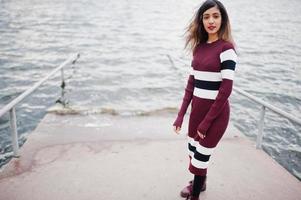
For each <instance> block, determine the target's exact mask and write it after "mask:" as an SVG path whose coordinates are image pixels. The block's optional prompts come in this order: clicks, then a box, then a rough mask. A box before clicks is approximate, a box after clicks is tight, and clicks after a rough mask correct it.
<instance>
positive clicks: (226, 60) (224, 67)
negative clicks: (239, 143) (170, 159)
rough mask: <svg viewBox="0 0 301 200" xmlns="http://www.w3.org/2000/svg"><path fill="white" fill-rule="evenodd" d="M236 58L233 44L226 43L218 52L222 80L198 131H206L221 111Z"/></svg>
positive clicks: (226, 96) (230, 87)
mask: <svg viewBox="0 0 301 200" xmlns="http://www.w3.org/2000/svg"><path fill="white" fill-rule="evenodd" d="M236 60H237V55H236V53H235V50H234V48H233V46H232V45H231V44H228V45H226V46H225V47H224V49H223V50H222V53H221V54H220V61H221V64H220V66H221V76H222V82H221V85H220V87H219V91H218V94H217V97H216V99H215V101H214V103H213V104H212V105H211V107H210V109H209V111H208V113H207V114H206V116H205V118H204V119H203V120H202V122H201V123H200V124H199V126H198V131H200V132H201V133H206V132H207V130H208V129H209V127H210V126H211V124H212V122H213V121H214V119H215V118H216V117H218V115H219V114H220V113H221V111H222V108H223V106H224V105H225V103H226V102H227V99H228V98H229V96H230V94H231V92H232V86H233V78H234V70H235V66H236Z"/></svg>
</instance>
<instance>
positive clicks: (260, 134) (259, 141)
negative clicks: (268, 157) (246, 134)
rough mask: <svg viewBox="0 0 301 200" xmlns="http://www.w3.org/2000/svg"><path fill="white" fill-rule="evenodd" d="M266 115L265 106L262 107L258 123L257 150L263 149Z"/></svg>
mask: <svg viewBox="0 0 301 200" xmlns="http://www.w3.org/2000/svg"><path fill="white" fill-rule="evenodd" d="M264 115H265V106H262V107H261V112H260V118H259V121H258V135H257V141H256V148H257V149H261V144H262V137H263V126H264Z"/></svg>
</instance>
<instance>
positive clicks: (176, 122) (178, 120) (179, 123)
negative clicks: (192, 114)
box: [173, 116, 183, 127]
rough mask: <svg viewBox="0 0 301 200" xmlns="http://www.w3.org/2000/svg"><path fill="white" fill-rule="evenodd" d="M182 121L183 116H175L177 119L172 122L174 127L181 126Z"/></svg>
mask: <svg viewBox="0 0 301 200" xmlns="http://www.w3.org/2000/svg"><path fill="white" fill-rule="evenodd" d="M182 123H183V117H179V116H178V117H177V119H176V120H175V122H174V123H173V125H174V126H176V127H181V126H182Z"/></svg>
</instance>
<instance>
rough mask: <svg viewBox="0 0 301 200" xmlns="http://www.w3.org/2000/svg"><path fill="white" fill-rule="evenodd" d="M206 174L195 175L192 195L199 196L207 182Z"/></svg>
mask: <svg viewBox="0 0 301 200" xmlns="http://www.w3.org/2000/svg"><path fill="white" fill-rule="evenodd" d="M205 180H206V176H198V175H195V176H194V180H193V184H192V192H191V196H192V197H199V196H200V193H201V190H202V188H203V186H204V184H205Z"/></svg>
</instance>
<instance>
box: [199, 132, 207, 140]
mask: <svg viewBox="0 0 301 200" xmlns="http://www.w3.org/2000/svg"><path fill="white" fill-rule="evenodd" d="M198 135H199V136H200V138H201V139H204V138H205V137H206V135H205V133H201V132H200V131H198Z"/></svg>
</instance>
